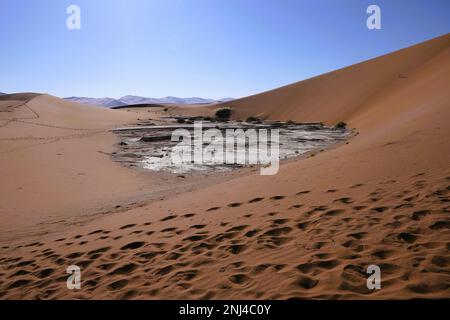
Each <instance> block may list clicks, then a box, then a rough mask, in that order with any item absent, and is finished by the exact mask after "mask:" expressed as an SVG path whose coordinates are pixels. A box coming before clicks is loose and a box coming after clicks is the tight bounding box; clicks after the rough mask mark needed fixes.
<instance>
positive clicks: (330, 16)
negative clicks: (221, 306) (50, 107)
mask: <svg viewBox="0 0 450 320" xmlns="http://www.w3.org/2000/svg"><path fill="white" fill-rule="evenodd" d="M71 4H76V5H78V6H79V7H80V8H81V23H82V28H81V30H76V31H73V30H72V31H71V30H68V29H67V28H66V19H67V17H68V14H67V13H66V8H67V7H68V6H69V5H71ZM370 4H376V5H379V6H380V8H381V13H382V30H368V29H367V28H366V19H367V17H368V15H367V14H366V9H367V7H368V5H370ZM449 13H450V1H448V0H433V1H425V0H405V1H402V0H386V1H380V0H371V1H365V0H308V1H307V0H292V1H289V0H173V1H172V0H126V1H125V0H70V1H66V0H58V1H56V0H2V2H1V4H0V44H1V46H0V70H1V76H0V91H2V92H9V93H10V92H23V91H33V92H46V93H50V94H53V95H57V96H60V97H65V96H89V97H104V96H109V97H114V98H119V97H121V96H123V95H126V94H135V95H141V96H151V97H162V96H167V95H173V96H181V97H191V96H201V97H205V98H223V97H242V96H246V95H250V94H255V93H258V92H261V91H265V90H269V89H273V88H275V87H279V86H282V85H286V84H289V83H292V82H295V81H299V80H302V79H306V78H309V77H312V76H315V75H318V74H321V73H324V72H328V71H331V70H334V69H338V68H341V67H344V66H347V65H350V64H353V63H356V62H360V61H363V60H367V59H370V58H373V57H376V56H378V55H382V54H385V53H388V52H391V51H394V50H397V49H400V48H403V47H407V46H409V45H412V44H415V43H418V42H421V41H424V40H428V39H431V38H433V37H436V36H439V35H442V34H445V33H448V32H449V31H450V19H449V18H448V14H449Z"/></svg>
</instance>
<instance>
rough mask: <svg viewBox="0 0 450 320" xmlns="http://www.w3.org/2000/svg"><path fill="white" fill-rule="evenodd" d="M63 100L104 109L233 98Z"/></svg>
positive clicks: (194, 102)
mask: <svg viewBox="0 0 450 320" xmlns="http://www.w3.org/2000/svg"><path fill="white" fill-rule="evenodd" d="M64 99H65V100H69V101H74V102H78V103H83V104H92V105H95V106H102V107H106V108H113V107H120V106H127V105H134V104H207V103H219V102H226V101H231V100H234V99H233V98H224V99H220V100H213V99H204V98H199V97H192V98H178V97H164V98H146V97H140V96H131V95H128V96H124V97H122V98H120V99H114V98H87V97H68V98H64Z"/></svg>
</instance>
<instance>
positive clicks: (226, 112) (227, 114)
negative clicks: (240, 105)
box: [216, 108, 231, 120]
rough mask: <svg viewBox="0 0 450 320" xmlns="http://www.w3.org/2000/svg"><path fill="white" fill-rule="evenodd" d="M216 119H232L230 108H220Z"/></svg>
mask: <svg viewBox="0 0 450 320" xmlns="http://www.w3.org/2000/svg"><path fill="white" fill-rule="evenodd" d="M216 118H217V119H220V120H228V119H230V118H231V109H230V108H220V109H218V110H217V111H216Z"/></svg>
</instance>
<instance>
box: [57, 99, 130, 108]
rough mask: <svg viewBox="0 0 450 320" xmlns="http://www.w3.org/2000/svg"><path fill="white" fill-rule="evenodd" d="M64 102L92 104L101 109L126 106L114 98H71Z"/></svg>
mask: <svg viewBox="0 0 450 320" xmlns="http://www.w3.org/2000/svg"><path fill="white" fill-rule="evenodd" d="M64 100H68V101H73V102H78V103H83V104H92V105H95V106H101V107H107V108H112V107H119V106H124V105H126V103H123V102H121V101H120V100H116V99H113V98H87V97H69V98H64Z"/></svg>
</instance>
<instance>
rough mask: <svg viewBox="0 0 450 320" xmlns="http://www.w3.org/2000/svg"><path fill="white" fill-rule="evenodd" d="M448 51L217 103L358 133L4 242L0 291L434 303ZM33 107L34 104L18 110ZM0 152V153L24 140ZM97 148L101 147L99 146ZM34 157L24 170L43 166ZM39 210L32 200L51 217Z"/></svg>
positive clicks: (412, 52) (441, 282)
mask: <svg viewBox="0 0 450 320" xmlns="http://www.w3.org/2000/svg"><path fill="white" fill-rule="evenodd" d="M449 44H450V36H449V35H446V36H443V37H440V38H437V39H434V40H432V41H429V42H426V43H423V44H420V45H418V46H414V47H411V48H408V49H405V50H402V51H399V52H395V53H392V54H390V55H387V56H383V57H380V58H378V59H374V60H371V61H368V62H364V63H362V64H358V65H355V66H351V67H349V68H345V69H342V70H338V71H335V72H332V73H329V74H325V75H323V76H319V77H316V78H313V79H309V80H306V81H303V82H300V83H296V84H293V85H290V86H287V87H283V88H280V89H276V90H274V91H270V92H267V93H263V94H261V95H256V96H252V97H248V98H244V99H241V100H238V101H234V102H232V103H231V104H225V105H232V107H233V108H234V110H235V116H236V117H247V116H249V115H258V116H264V117H268V118H271V119H295V120H300V121H325V122H327V123H335V122H337V121H341V120H344V121H346V122H347V123H349V124H350V125H351V127H354V128H356V130H357V132H358V133H359V134H358V135H357V136H356V137H354V138H352V139H351V140H350V141H349V143H348V144H344V145H342V146H340V147H338V148H334V149H332V150H328V151H326V152H322V153H318V154H316V155H315V156H314V157H310V158H308V159H302V160H298V161H294V162H290V163H287V164H284V165H283V166H282V167H281V169H280V172H279V174H277V175H276V176H272V177H267V176H260V175H258V171H256V170H254V171H252V172H253V173H250V174H246V175H243V176H242V177H238V178H235V179H232V180H229V181H226V182H223V183H218V184H215V185H214V186H210V187H205V188H201V189H199V190H197V191H191V192H185V193H184V194H179V195H177V196H174V197H170V195H169V196H168V197H167V199H165V200H163V201H154V202H151V203H149V204H148V205H145V206H143V207H136V208H131V209H130V210H127V211H124V212H117V213H115V214H113V213H112V212H111V214H109V215H108V216H103V217H99V218H97V219H95V221H93V222H90V223H85V224H83V225H80V226H73V228H71V229H69V230H64V231H61V232H58V234H56V235H55V234H54V233H49V234H48V235H43V236H41V237H39V238H34V239H30V240H28V241H26V242H24V241H21V242H18V241H7V242H4V243H3V248H2V249H1V250H2V255H1V258H0V263H1V266H0V281H1V283H0V294H1V295H2V297H3V298H27V299H30V298H72V297H75V298H92V297H93V298H146V299H148V298H153V299H155V298H192V299H194V298H225V299H231V298H237V299H238V298H258V299H265V298H274V299H277V298H281V299H286V298H375V299H379V298H397V299H398V298H415V297H429V298H430V297H432V298H437V297H439V298H442V297H446V298H449V297H450V271H449V270H450V267H449V266H450V256H449V250H450V230H449V228H450V218H449V210H450V207H449V192H450V166H449V164H450V152H449V150H450V148H449V143H450V142H449V137H450V127H449V126H448V120H449V119H450V109H449V105H450V90H448V83H449V79H450V45H449ZM38 99H48V98H46V97H45V98H41V97H39V98H35V99H33V100H31V102H33V101H36V100H38ZM16 111H17V110H16ZM17 112H18V111H17ZM23 112H25V111H23ZM83 114H84V113H83ZM80 117H81V115H80ZM121 117H122V116H121ZM121 119H122V118H121ZM129 120H130V121H131V119H127V120H126V121H129ZM58 121H59V120H58ZM60 121H61V124H64V125H69V124H67V123H65V121H66V119H62V120H60ZM76 121H81V120H76ZM111 121H112V122H111V123H117V122H120V121H119V120H117V122H115V121H116V120H111ZM95 123H96V122H95ZM12 124H13V125H19V123H10V124H9V125H8V126H7V127H9V128H10V129H9V130H10V131H6V132H5V131H2V130H4V129H3V128H0V134H1V137H2V138H3V137H4V136H5V135H7V134H10V135H13V134H17V130H18V129H14V128H13V127H10V125H12ZM105 124H106V123H105ZM72 125H74V124H72ZM84 125H86V126H88V124H84ZM106 125H108V124H106ZM7 127H6V128H7ZM77 127H78V126H77ZM94 127H95V126H94ZM95 128H96V127H95ZM42 134H43V135H44V133H42ZM2 143H3V141H2ZM5 143H6V142H5ZM7 143H9V144H7V145H6V146H7V147H8V148H10V147H13V146H15V143H18V146H22V145H21V143H25V142H23V141H21V140H19V141H17V142H11V141H10V142H7ZM98 143H99V145H98V146H100V145H102V148H112V146H111V144H108V143H110V142H108V141H99V142H98ZM62 146H64V144H62ZM5 148H6V147H5V145H3V144H2V149H1V150H2V151H3V150H5ZM74 148H75V149H76V150H79V151H80V152H82V151H83V150H82V149H78V148H81V146H77V147H76V146H74ZM14 152H16V151H14ZM40 156H41V157H42V159H40V160H39V161H41V162H40V163H39V164H40V165H43V164H42V161H50V159H53V158H54V157H49V156H48V153H47V155H46V156H45V157H44V155H43V154H40ZM0 159H1V158H0ZM95 160H96V161H94V163H97V161H98V163H99V166H97V165H95V166H94V167H92V169H91V170H94V171H95V170H98V169H99V167H100V164H101V165H102V166H103V165H104V166H114V168H112V167H111V169H110V170H109V172H110V173H111V174H112V172H114V178H115V179H124V181H132V178H131V177H130V175H132V174H131V173H130V172H129V171H126V172H124V173H123V176H120V175H121V172H122V171H123V170H122V169H120V168H117V166H115V165H114V164H111V163H108V161H107V158H102V159H101V160H100V159H95ZM29 162H30V161H28V160H24V161H23V163H19V164H18V165H17V167H11V168H9V170H8V171H5V170H4V169H3V166H2V170H4V171H2V177H3V174H4V172H5V173H7V172H9V174H10V178H9V179H10V180H9V181H8V183H4V182H3V181H2V183H1V184H0V186H1V188H2V190H1V194H2V195H5V194H8V197H4V196H2V205H3V203H5V202H4V198H5V201H7V202H8V201H10V202H9V203H8V205H7V206H6V207H2V209H3V210H5V208H6V209H7V210H9V208H10V207H11V206H14V205H15V204H16V203H17V201H20V195H19V191H14V192H13V191H12V190H11V189H9V187H8V186H9V185H10V184H13V183H14V181H13V180H14V175H16V174H19V175H20V171H19V170H23V168H25V167H26V166H27V165H29ZM61 166H62V163H60V162H58V163H56V162H55V163H54V165H53V168H54V169H53V170H51V171H50V170H49V171H47V172H43V173H42V176H45V177H47V179H46V180H45V181H42V182H41V183H45V184H47V183H49V182H48V181H49V180H52V179H53V178H52V179H48V177H53V176H54V175H55V176H56V177H57V176H58V174H57V173H56V172H55V171H57V170H60V171H59V172H60V174H64V172H65V170H67V168H66V167H61ZM91 166H92V162H91ZM37 168H38V167H36V169H34V170H30V173H31V174H32V175H33V174H35V173H34V172H35V171H38V169H37ZM86 169H88V167H87V165H86ZM57 172H58V171H57ZM21 179H22V180H21V182H22V183H27V182H28V180H31V179H27V177H26V176H25V175H24V176H23V177H22V178H21ZM127 179H129V180H127ZM29 183H31V182H29ZM96 183H98V184H97V185H96V186H98V188H96V189H94V190H96V191H95V193H97V190H98V192H99V193H100V194H101V193H102V192H103V191H102V188H107V189H108V188H109V186H108V185H107V181H105V180H99V181H96ZM130 184H131V185H132V183H130ZM55 185H58V184H57V183H56V182H55ZM69 185H70V186H72V185H73V183H70V184H69ZM125 185H126V184H125ZM78 192H79V191H78V190H74V191H73V193H72V194H71V195H72V196H73V197H72V198H73V200H77V199H83V193H82V192H81V193H80V194H78ZM121 192H128V193H130V194H132V193H133V192H134V191H133V190H131V189H130V190H125V191H123V190H121ZM61 197H62V199H61V200H60V201H61V203H62V204H63V203H65V201H64V199H66V198H65V197H63V196H62V195H61ZM9 198H11V199H9ZM74 202H76V204H74V205H73V206H77V205H78V206H80V207H83V204H82V203H81V204H80V200H79V201H78V202H77V201H74ZM51 203H52V202H51V201H47V202H46V204H45V205H47V206H49V207H48V208H49V209H51V206H50V204H51ZM56 203H58V202H56ZM42 208H44V204H43V205H42V207H40V210H42ZM37 211H39V210H37ZM12 216H13V215H12ZM30 216H31V214H30ZM3 217H4V213H3V212H2V219H3ZM11 219H13V218H11ZM56 231H57V230H56ZM69 264H77V265H79V266H81V267H82V268H83V289H82V290H80V291H69V290H67V289H66V287H65V279H66V275H65V273H64V272H65V268H66V266H67V265H69ZM370 264H377V265H379V266H380V267H381V270H382V289H381V290H378V291H375V292H369V290H368V289H367V288H366V286H365V283H366V274H365V270H366V268H367V266H368V265H370Z"/></svg>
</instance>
